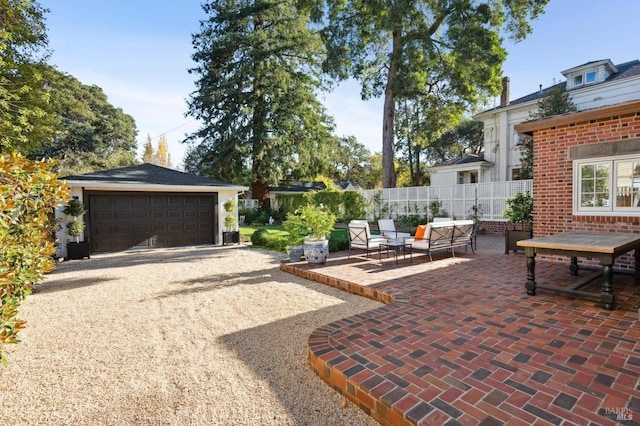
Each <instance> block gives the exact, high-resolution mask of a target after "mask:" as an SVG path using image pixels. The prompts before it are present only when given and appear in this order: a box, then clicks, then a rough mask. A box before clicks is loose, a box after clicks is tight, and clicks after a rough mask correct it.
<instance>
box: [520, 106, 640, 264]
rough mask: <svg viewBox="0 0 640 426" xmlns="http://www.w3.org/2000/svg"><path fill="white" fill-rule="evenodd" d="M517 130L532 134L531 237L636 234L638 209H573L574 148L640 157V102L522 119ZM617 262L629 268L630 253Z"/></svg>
mask: <svg viewBox="0 0 640 426" xmlns="http://www.w3.org/2000/svg"><path fill="white" fill-rule="evenodd" d="M516 130H517V131H518V132H519V133H528V134H531V135H533V140H534V155H533V164H534V166H533V176H534V178H533V192H534V194H535V196H534V206H533V210H534V225H533V229H534V237H540V236H545V235H551V234H557V233H560V232H572V231H573V232H581V231H587V232H625V233H640V214H638V215H637V216H635V215H633V216H613V215H611V216H602V215H593V216H583V215H576V214H574V213H573V202H574V201H573V198H574V195H573V174H574V170H573V160H574V159H575V153H576V152H583V153H584V152H589V151H591V155H592V156H593V158H595V159H597V156H598V155H602V157H606V156H607V155H604V154H608V156H612V155H615V154H617V153H624V154H625V155H626V154H634V153H637V154H638V156H639V157H640V102H637V101H635V102H629V103H625V104H619V105H614V106H609V107H602V108H597V109H593V110H588V111H581V112H577V113H570V114H563V115H559V116H554V117H550V118H547V119H542V120H536V121H532V122H526V123H522V124H521V125H518V126H516ZM612 196H613V195H612ZM616 265H617V267H618V269H627V268H629V267H632V265H633V256H632V253H629V254H626V255H623V256H621V257H619V258H618V259H617V261H616Z"/></svg>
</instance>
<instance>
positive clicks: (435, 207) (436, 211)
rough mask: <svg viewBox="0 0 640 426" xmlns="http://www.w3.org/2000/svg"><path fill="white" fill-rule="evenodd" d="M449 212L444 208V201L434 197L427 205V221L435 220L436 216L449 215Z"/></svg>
mask: <svg viewBox="0 0 640 426" xmlns="http://www.w3.org/2000/svg"><path fill="white" fill-rule="evenodd" d="M448 216H449V213H447V211H446V210H442V201H440V200H438V199H434V200H433V201H431V202H430V203H429V206H428V207H427V222H433V218H434V217H448Z"/></svg>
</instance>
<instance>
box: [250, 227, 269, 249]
mask: <svg viewBox="0 0 640 426" xmlns="http://www.w3.org/2000/svg"><path fill="white" fill-rule="evenodd" d="M268 232H269V231H267V230H266V229H264V228H262V229H258V230H256V231H255V232H254V233H253V234H252V235H251V244H253V245H254V246H263V245H264V242H265V237H264V236H265V234H267V233H268Z"/></svg>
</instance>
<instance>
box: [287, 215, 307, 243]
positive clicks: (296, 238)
mask: <svg viewBox="0 0 640 426" xmlns="http://www.w3.org/2000/svg"><path fill="white" fill-rule="evenodd" d="M293 216H295V213H289V214H287V220H285V221H284V222H282V226H283V227H284V230H285V231H287V232H288V233H289V235H288V238H287V243H288V244H290V245H292V246H295V245H300V244H302V243H303V241H304V237H306V236H307V235H309V229H308V228H307V226H306V224H304V223H302V221H301V220H295V219H293V220H290V219H291V218H292V217H293Z"/></svg>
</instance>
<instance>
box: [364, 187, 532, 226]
mask: <svg viewBox="0 0 640 426" xmlns="http://www.w3.org/2000/svg"><path fill="white" fill-rule="evenodd" d="M527 191H528V192H529V193H531V195H533V181H532V180H514V181H507V182H487V183H470V184H463V185H446V186H413V187H408V188H388V189H368V190H363V191H360V192H361V193H362V195H363V196H364V197H365V199H366V200H367V201H368V203H369V204H368V205H369V208H368V209H367V214H368V215H369V217H368V219H369V220H373V219H375V217H376V216H377V217H389V218H391V219H395V218H397V217H398V216H411V215H419V216H424V215H425V214H427V213H428V209H429V207H430V204H431V203H432V202H434V201H436V202H439V203H441V205H440V210H441V211H443V212H446V216H449V217H455V218H456V219H466V218H469V217H470V216H471V215H472V214H473V207H474V206H475V205H476V203H477V206H478V208H479V216H480V220H482V221H490V222H505V221H506V220H505V219H504V218H503V217H502V211H503V210H504V209H506V207H507V204H506V203H505V198H512V197H513V196H514V194H516V193H517V192H523V193H524V192H527Z"/></svg>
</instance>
